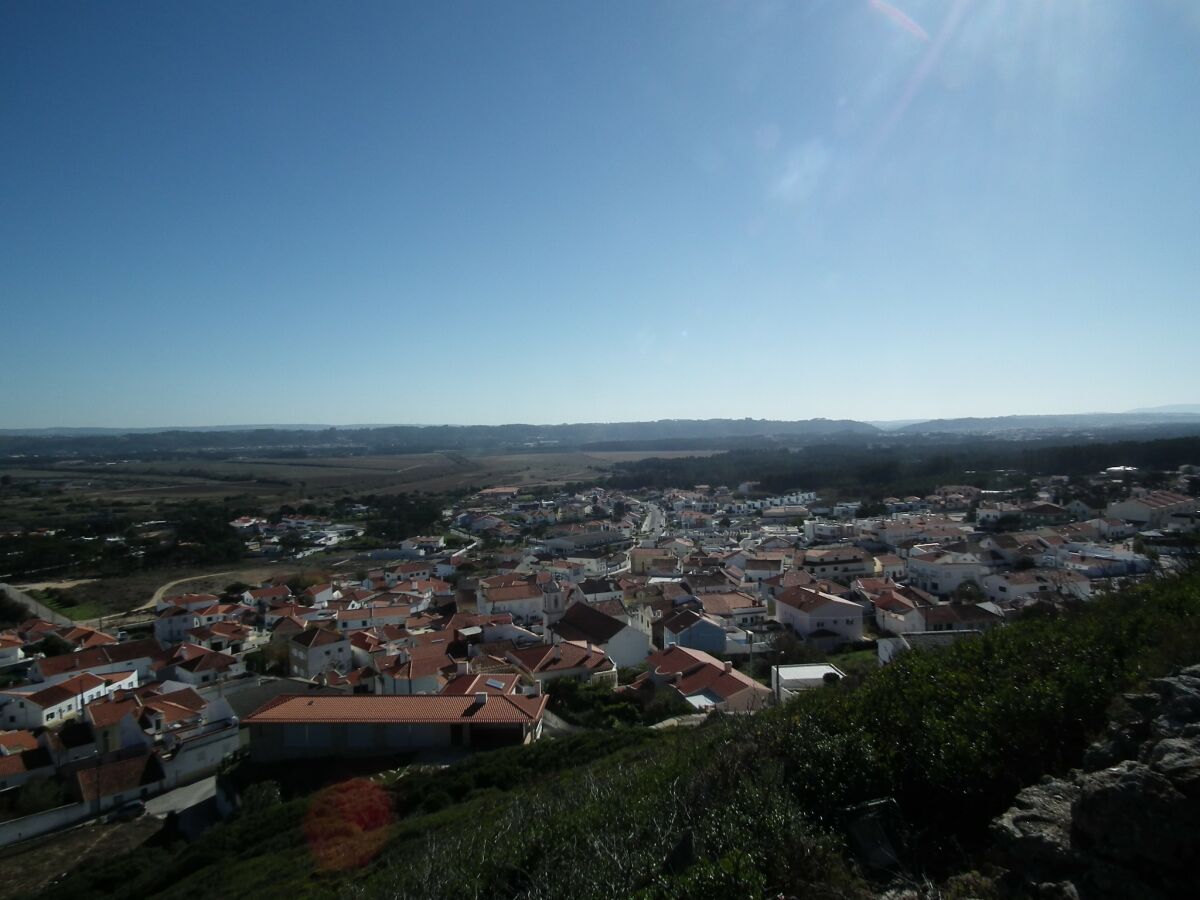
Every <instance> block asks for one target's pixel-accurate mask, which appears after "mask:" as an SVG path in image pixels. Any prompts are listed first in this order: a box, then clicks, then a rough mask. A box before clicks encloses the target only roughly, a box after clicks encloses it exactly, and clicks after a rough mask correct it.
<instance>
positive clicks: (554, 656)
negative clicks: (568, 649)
mask: <svg viewBox="0 0 1200 900" xmlns="http://www.w3.org/2000/svg"><path fill="white" fill-rule="evenodd" d="M551 659H562V646H561V645H559V644H555V645H554V653H553V654H552V655H551Z"/></svg>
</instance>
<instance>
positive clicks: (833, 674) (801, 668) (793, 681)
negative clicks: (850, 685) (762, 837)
mask: <svg viewBox="0 0 1200 900" xmlns="http://www.w3.org/2000/svg"><path fill="white" fill-rule="evenodd" d="M845 677H846V673H845V672H843V671H842V670H841V669H839V668H838V667H837V666H834V665H830V664H829V663H811V664H800V665H785V666H771V692H772V693H773V694H774V695H775V700H776V702H777V703H786V702H787V701H788V700H791V699H792V698H793V697H795V696H796V695H797V694H798V693H800V692H801V691H810V690H813V689H814V688H820V687H825V686H827V685H829V684H836V683H837V682H839V681H841V680H842V679H843V678H845Z"/></svg>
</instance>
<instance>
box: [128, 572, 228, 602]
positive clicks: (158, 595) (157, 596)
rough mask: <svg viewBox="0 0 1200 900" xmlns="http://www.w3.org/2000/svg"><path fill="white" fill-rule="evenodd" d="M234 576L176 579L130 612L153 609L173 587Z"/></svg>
mask: <svg viewBox="0 0 1200 900" xmlns="http://www.w3.org/2000/svg"><path fill="white" fill-rule="evenodd" d="M236 574H238V573H237V572H236V571H234V572H209V573H208V574H207V575H189V576H188V577H187V578H176V579H175V580H174V581H168V582H167V583H166V584H164V585H161V586H160V587H159V589H158V590H156V591H155V592H154V596H153V597H151V598H150V600H149V602H147V603H143V604H142V605H141V606H139V607H138V608H137V609H134V610H130V612H144V611H146V610H148V609H149V610H152V609H154V607H156V606H157V605H158V601H159V600H161V599H162V598H163V597H164V596H165V595H166V593H167V591H169V590H170V589H171V588H173V587H175V586H176V585H180V584H187V583H188V582H189V581H203V580H204V579H205V578H220V577H221V576H222V575H236Z"/></svg>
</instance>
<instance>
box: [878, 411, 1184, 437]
mask: <svg viewBox="0 0 1200 900" xmlns="http://www.w3.org/2000/svg"><path fill="white" fill-rule="evenodd" d="M1156 425H1184V426H1190V425H1195V426H1200V414H1189V413H1175V412H1153V411H1147V412H1140V413H1081V414H1072V415H1046V416H991V417H985V418H963V419H932V420H930V421H928V422H918V423H915V424H912V425H905V426H903V427H902V428H899V429H897V431H898V432H899V433H902V434H996V433H999V432H1018V431H1035V432H1048V431H1059V432H1062V431H1090V430H1096V429H1113V428H1140V427H1147V426H1156Z"/></svg>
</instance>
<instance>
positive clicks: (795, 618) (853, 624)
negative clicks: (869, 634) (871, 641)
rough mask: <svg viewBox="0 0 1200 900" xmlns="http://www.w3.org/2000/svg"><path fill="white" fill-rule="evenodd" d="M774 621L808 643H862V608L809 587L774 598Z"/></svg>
mask: <svg viewBox="0 0 1200 900" xmlns="http://www.w3.org/2000/svg"><path fill="white" fill-rule="evenodd" d="M775 619H776V621H778V622H779V623H780V624H781V625H783V626H785V627H787V628H790V629H792V631H794V632H795V633H796V634H798V635H800V636H801V637H803V638H805V639H808V640H814V639H815V640H817V641H820V642H828V643H835V644H837V643H847V642H854V641H860V640H862V635H863V611H862V607H861V606H859V605H858V604H857V603H855V602H854V601H852V600H843V599H841V598H840V597H834V596H833V595H832V594H826V593H824V592H822V591H815V590H813V589H812V588H806V587H796V588H789V589H788V590H786V591H783V592H782V593H781V594H780V595H779V596H778V597H776V598H775Z"/></svg>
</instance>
